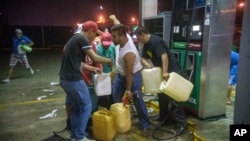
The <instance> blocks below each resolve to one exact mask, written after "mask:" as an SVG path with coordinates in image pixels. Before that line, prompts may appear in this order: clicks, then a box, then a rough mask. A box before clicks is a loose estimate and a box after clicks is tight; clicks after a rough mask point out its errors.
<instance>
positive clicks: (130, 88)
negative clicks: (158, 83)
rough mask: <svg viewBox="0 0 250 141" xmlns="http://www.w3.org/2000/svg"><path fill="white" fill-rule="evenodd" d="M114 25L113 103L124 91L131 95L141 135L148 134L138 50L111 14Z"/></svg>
mask: <svg viewBox="0 0 250 141" xmlns="http://www.w3.org/2000/svg"><path fill="white" fill-rule="evenodd" d="M110 19H111V20H113V22H114V24H115V25H114V26H113V27H112V28H111V35H112V40H113V42H114V44H115V45H116V65H115V66H116V70H117V75H116V76H115V79H114V84H113V100H114V102H115V103H117V102H122V97H123V95H124V93H125V94H126V95H129V96H131V98H132V99H133V103H134V105H135V108H136V111H137V113H138V118H139V123H140V125H141V127H142V129H143V130H142V136H144V137H147V136H149V135H150V134H149V126H150V120H149V117H148V112H147V107H146V105H145V103H144V101H143V99H142V98H143V97H142V91H141V88H142V76H141V69H142V65H141V62H140V56H139V52H138V50H137V49H136V46H135V44H134V42H133V40H132V38H131V37H130V36H129V35H128V34H127V31H126V27H125V26H124V25H123V24H120V22H119V20H118V19H116V17H115V15H111V16H110Z"/></svg>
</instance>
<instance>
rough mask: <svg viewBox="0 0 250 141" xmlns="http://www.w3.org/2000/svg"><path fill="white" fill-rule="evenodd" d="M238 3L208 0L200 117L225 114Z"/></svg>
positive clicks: (227, 0) (203, 47)
mask: <svg viewBox="0 0 250 141" xmlns="http://www.w3.org/2000/svg"><path fill="white" fill-rule="evenodd" d="M236 2H237V1H235V0H207V1H206V9H205V19H204V30H203V45H202V66H201V84H200V99H199V103H200V107H199V117H201V118H203V119H206V118H212V117H220V116H225V115H226V101H227V89H228V73H229V65H230V51H231V46H232V39H233V27H234V23H235V11H236Z"/></svg>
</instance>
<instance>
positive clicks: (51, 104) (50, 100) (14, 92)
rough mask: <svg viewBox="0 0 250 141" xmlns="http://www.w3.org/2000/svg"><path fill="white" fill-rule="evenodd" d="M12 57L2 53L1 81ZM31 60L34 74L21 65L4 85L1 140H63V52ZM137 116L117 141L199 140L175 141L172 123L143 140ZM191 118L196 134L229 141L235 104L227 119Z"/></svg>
mask: <svg viewBox="0 0 250 141" xmlns="http://www.w3.org/2000/svg"><path fill="white" fill-rule="evenodd" d="M9 57H10V52H9V51H0V79H1V80H2V79H4V78H5V77H6V75H7V68H8V62H9ZM28 58H29V62H30V64H31V66H32V68H33V70H34V75H30V73H29V71H27V70H26V69H25V68H24V66H22V65H21V64H18V65H17V66H16V67H15V68H14V72H13V75H12V78H11V82H10V83H8V84H0V141H63V140H62V139H61V138H58V137H55V136H54V135H53V131H58V130H61V129H63V128H64V127H65V125H66V122H65V119H66V112H65V107H64V100H65V93H64V91H63V90H62V89H61V87H60V86H59V85H58V81H59V78H58V72H59V67H60V61H61V49H50V50H34V51H33V52H32V53H31V54H28ZM100 108H101V107H100ZM132 114H133V113H132ZM133 115H134V116H133V117H132V121H133V122H132V127H131V130H130V131H129V132H126V133H124V134H117V135H116V136H115V138H114V139H113V140H114V141H156V140H166V138H168V137H170V139H168V140H170V141H193V140H195V139H196V137H197V136H194V134H193V132H191V131H188V132H186V133H185V134H183V135H182V136H178V137H173V138H171V136H172V134H171V132H168V131H166V130H165V128H167V129H168V130H170V131H172V130H173V129H174V128H175V127H174V124H173V122H171V121H170V120H169V122H166V124H164V125H163V127H164V129H163V128H161V130H159V128H156V127H157V126H159V124H160V123H158V122H153V121H152V124H151V127H150V129H151V130H150V131H151V135H152V136H150V137H148V138H145V137H142V136H141V131H140V129H139V127H138V126H137V125H138V124H137V117H136V113H134V114H133ZM155 115H157V113H156V112H151V113H150V117H154V116H155ZM187 116H188V121H189V122H190V123H192V124H194V126H195V131H196V133H197V134H198V135H199V136H200V137H202V138H204V139H205V140H206V141H228V140H229V125H230V124H231V123H232V118H233V105H228V106H227V113H226V117H225V118H221V119H217V120H200V119H197V118H195V117H192V116H190V115H187ZM157 129H158V130H157ZM162 130H163V131H162ZM157 138H158V139H157ZM197 141H198V140H197Z"/></svg>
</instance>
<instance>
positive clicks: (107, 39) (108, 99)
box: [97, 32, 115, 109]
mask: <svg viewBox="0 0 250 141" xmlns="http://www.w3.org/2000/svg"><path fill="white" fill-rule="evenodd" d="M97 52H98V54H99V55H100V56H103V57H107V58H110V59H111V60H112V61H115V45H114V44H113V42H112V37H111V34H110V33H109V32H103V33H102V34H101V44H99V45H97ZM113 65H114V64H113ZM113 68H114V66H108V65H107V64H102V70H103V72H104V73H110V72H112V71H113ZM98 101H99V102H98V103H99V105H100V106H103V107H105V108H107V109H109V108H110V105H111V104H112V103H113V98H112V94H111V95H109V96H99V100H98Z"/></svg>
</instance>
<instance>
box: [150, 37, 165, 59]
mask: <svg viewBox="0 0 250 141" xmlns="http://www.w3.org/2000/svg"><path fill="white" fill-rule="evenodd" d="M166 48H167V45H166V44H165V43H164V41H163V40H161V41H160V42H158V43H157V44H156V47H154V48H153V49H154V52H155V54H156V56H157V57H161V55H162V54H163V53H167V52H166Z"/></svg>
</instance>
